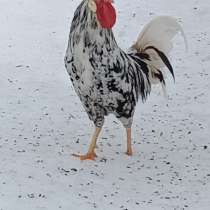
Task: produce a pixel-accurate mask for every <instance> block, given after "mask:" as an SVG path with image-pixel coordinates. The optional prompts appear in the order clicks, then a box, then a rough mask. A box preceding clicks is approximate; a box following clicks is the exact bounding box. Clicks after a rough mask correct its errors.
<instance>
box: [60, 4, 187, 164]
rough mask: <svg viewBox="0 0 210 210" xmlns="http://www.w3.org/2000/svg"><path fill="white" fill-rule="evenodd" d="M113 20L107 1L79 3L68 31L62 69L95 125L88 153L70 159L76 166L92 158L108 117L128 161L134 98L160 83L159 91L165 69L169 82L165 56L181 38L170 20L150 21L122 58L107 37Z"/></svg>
mask: <svg viewBox="0 0 210 210" xmlns="http://www.w3.org/2000/svg"><path fill="white" fill-rule="evenodd" d="M115 20H116V13H115V9H114V7H113V2H112V0H83V1H82V2H81V3H80V5H79V6H78V8H77V9H76V11H75V13H74V17H73V20H72V24H71V28H70V35H69V42H68V47H67V50H66V55H65V59H64V60H65V67H66V69H67V72H68V74H69V76H70V79H71V81H72V84H73V86H74V89H75V92H76V93H77V95H78V96H79V98H80V100H81V102H82V104H83V106H84V109H85V111H86V112H87V114H88V116H89V118H90V120H91V121H93V123H94V125H95V131H94V134H93V136H92V139H91V143H90V146H89V149H88V152H87V153H86V154H85V155H74V156H76V157H79V158H80V159H81V160H88V159H89V160H94V159H95V158H96V157H97V155H96V153H95V148H96V141H97V138H98V136H99V134H100V131H101V129H102V126H103V124H104V118H105V116H107V115H108V114H110V113H112V114H114V115H115V116H116V118H118V119H119V120H120V121H121V122H122V124H123V126H124V127H125V129H126V132H127V151H126V154H127V155H129V156H131V155H132V153H133V152H132V142H131V126H132V121H133V115H134V111H135V107H136V105H137V102H138V100H139V98H141V99H142V101H143V102H144V101H145V100H146V99H147V96H148V95H149V94H150V92H151V85H152V84H156V83H160V84H161V85H162V87H163V89H164V87H165V76H164V73H163V67H167V68H168V70H169V72H170V73H171V74H172V76H173V78H174V71H173V68H172V65H171V64H170V62H169V59H168V58H167V56H168V53H169V51H170V50H171V49H172V38H173V37H174V36H175V35H176V34H177V33H178V32H181V34H182V35H183V36H184V33H183V30H182V28H181V26H180V25H179V24H178V23H177V21H176V20H175V19H174V18H172V17H168V16H161V17H157V18H155V19H154V20H152V21H151V22H150V23H149V24H147V25H146V26H145V27H144V29H143V30H142V32H141V33H140V35H139V37H138V39H137V41H136V42H135V43H134V44H133V45H132V46H131V47H130V49H129V50H128V52H124V51H123V50H122V49H121V48H120V47H119V46H118V44H117V42H116V40H115V37H114V34H113V31H112V27H113V25H114V23H115ZM184 38H185V36H184ZM185 41H186V39H185Z"/></svg>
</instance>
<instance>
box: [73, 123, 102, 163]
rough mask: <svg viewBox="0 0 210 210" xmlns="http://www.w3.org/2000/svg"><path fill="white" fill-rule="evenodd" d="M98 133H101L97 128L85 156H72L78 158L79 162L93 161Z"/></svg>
mask: <svg viewBox="0 0 210 210" xmlns="http://www.w3.org/2000/svg"><path fill="white" fill-rule="evenodd" d="M100 131H101V128H99V127H96V128H95V132H94V134H93V136H92V139H91V143H90V146H89V149H88V152H87V154H85V155H75V154H73V156H75V157H79V158H80V160H94V159H95V158H96V157H97V155H96V153H95V147H96V141H97V139H98V136H99V134H100Z"/></svg>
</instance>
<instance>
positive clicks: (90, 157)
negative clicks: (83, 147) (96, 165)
mask: <svg viewBox="0 0 210 210" xmlns="http://www.w3.org/2000/svg"><path fill="white" fill-rule="evenodd" d="M73 156H74V157H78V158H79V159H80V160H95V158H96V157H97V155H96V153H95V152H91V153H87V154H86V155H77V154H73Z"/></svg>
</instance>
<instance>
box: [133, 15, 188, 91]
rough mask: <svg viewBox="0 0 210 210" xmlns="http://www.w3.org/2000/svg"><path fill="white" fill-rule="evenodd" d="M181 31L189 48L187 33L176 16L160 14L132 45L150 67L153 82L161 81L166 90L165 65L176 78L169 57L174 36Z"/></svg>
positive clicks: (150, 78) (150, 77)
mask: <svg viewBox="0 0 210 210" xmlns="http://www.w3.org/2000/svg"><path fill="white" fill-rule="evenodd" d="M179 32H181V35H182V36H183V38H184V41H185V46H186V49H187V48H188V45H187V40H186V37H185V34H184V32H183V30H182V27H181V26H180V24H179V23H178V22H177V21H176V19H175V18H173V17H169V16H160V17H157V18H155V19H153V20H152V21H151V22H150V23H148V24H147V25H146V26H145V27H144V29H143V30H142V32H141V33H140V35H139V37H138V39H137V41H136V43H135V44H134V45H133V46H132V47H131V50H132V51H135V52H136V53H135V54H136V55H137V56H138V57H139V58H141V59H142V60H143V61H144V62H145V63H146V64H147V66H148V68H149V80H150V82H151V83H152V84H156V83H161V85H162V87H163V90H164V91H165V79H164V70H163V68H164V67H167V68H168V70H169V71H170V73H171V74H172V76H173V78H174V80H175V76H174V71H173V67H172V65H171V63H170V61H169V59H168V55H169V52H170V51H171V49H172V48H173V43H172V41H173V38H174V37H175V35H176V34H178V33H179Z"/></svg>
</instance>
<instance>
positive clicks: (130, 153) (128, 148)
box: [126, 128, 133, 156]
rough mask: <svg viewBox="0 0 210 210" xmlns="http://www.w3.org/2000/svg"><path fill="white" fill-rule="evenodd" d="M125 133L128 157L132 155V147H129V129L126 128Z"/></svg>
mask: <svg viewBox="0 0 210 210" xmlns="http://www.w3.org/2000/svg"><path fill="white" fill-rule="evenodd" d="M126 132H127V152H126V154H127V155H129V156H132V155H133V152H132V146H131V128H126Z"/></svg>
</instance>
